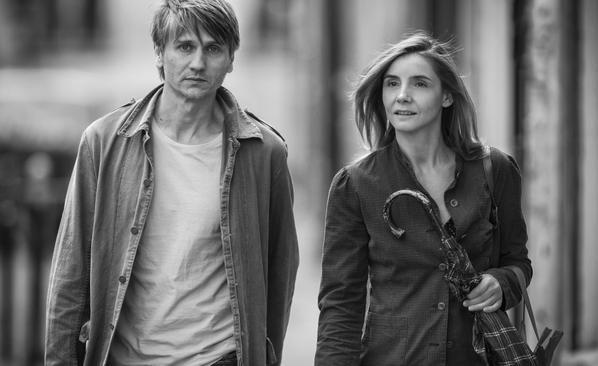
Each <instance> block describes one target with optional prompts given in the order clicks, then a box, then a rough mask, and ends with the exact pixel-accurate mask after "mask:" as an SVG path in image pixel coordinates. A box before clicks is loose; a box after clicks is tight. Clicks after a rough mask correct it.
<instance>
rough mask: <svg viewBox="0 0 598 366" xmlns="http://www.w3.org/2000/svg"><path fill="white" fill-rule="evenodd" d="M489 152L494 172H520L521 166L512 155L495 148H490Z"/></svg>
mask: <svg viewBox="0 0 598 366" xmlns="http://www.w3.org/2000/svg"><path fill="white" fill-rule="evenodd" d="M487 151H488V152H487V154H489V155H490V160H491V161H492V166H493V167H494V170H499V171H501V170H505V169H508V170H509V169H515V170H517V171H519V164H517V160H515V158H514V157H513V156H512V155H511V154H509V153H507V152H505V151H503V150H501V149H499V148H497V147H494V146H489V147H488V149H487Z"/></svg>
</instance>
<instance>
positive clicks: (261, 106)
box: [0, 0, 598, 366]
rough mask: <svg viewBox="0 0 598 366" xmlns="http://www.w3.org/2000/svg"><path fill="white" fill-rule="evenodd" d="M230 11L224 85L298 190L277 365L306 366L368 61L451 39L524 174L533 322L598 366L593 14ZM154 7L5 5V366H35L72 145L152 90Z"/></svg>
mask: <svg viewBox="0 0 598 366" xmlns="http://www.w3.org/2000/svg"><path fill="white" fill-rule="evenodd" d="M231 3H232V4H233V6H234V7H235V9H236V10H237V14H238V16H239V19H240V25H241V49H240V50H239V52H238V54H237V55H236V56H235V70H234V72H233V73H232V74H231V75H230V76H229V77H228V78H227V80H226V82H225V85H226V86H227V87H228V88H230V89H231V90H232V91H233V92H234V93H235V95H236V96H237V97H238V99H239V100H240V102H241V103H242V104H243V105H245V106H247V108H248V109H250V110H251V111H253V112H255V113H256V114H258V115H259V116H260V117H262V118H263V119H265V120H266V121H268V122H269V123H270V124H272V125H273V126H274V127H275V128H277V129H278V130H279V131H280V132H281V133H282V134H283V135H284V136H285V137H287V142H288V145H289V161H290V165H291V170H292V174H293V179H294V183H295V189H296V198H297V199H296V215H297V221H298V231H299V236H300V245H301V254H302V263H301V266H300V270H299V278H298V283H297V291H296V297H295V300H294V304H295V305H294V307H293V311H292V317H291V324H290V326H289V330H288V336H287V343H286V344H285V356H284V361H283V362H284V364H285V365H290V366H292V365H297V366H299V365H301V366H302V365H307V364H311V363H312V360H313V352H314V350H315V341H316V340H315V338H316V323H317V308H316V297H317V290H318V282H319V253H320V246H321V237H322V231H323V224H322V222H323V216H324V209H325V199H326V194H327V189H328V185H329V183H330V178H331V177H332V174H333V173H334V172H335V171H336V170H337V169H339V168H340V167H341V166H342V165H344V164H346V163H348V162H349V161H351V160H353V159H354V158H356V157H357V156H359V155H362V154H363V153H364V152H365V150H363V148H362V147H361V143H360V141H359V138H358V133H357V131H356V128H355V127H354V124H353V121H352V111H351V107H350V105H349V102H348V99H347V95H348V92H349V91H350V89H351V85H352V83H353V82H354V81H355V80H356V79H357V76H358V75H359V72H360V71H361V69H362V68H363V67H364V66H365V65H366V64H367V63H368V62H369V60H370V59H371V58H372V57H373V56H374V55H375V54H376V52H378V51H380V50H381V49H382V48H384V47H385V45H386V44H388V43H392V42H396V41H398V40H399V39H400V38H401V36H402V34H403V33H405V32H407V31H410V30H414V29H424V30H427V31H429V32H431V33H433V34H434V35H436V36H438V37H440V38H444V39H446V38H449V37H451V36H454V38H455V41H456V44H458V45H459V46H461V48H462V52H460V53H459V56H458V62H459V66H460V68H461V71H462V73H463V74H464V75H465V77H466V81H467V83H468V85H469V87H470V90H471V92H472V95H473V97H474V99H475V102H476V104H477V106H478V112H479V115H478V117H479V121H480V132H481V135H482V136H483V137H485V138H486V141H487V142H488V143H490V144H492V145H495V146H497V147H499V148H501V149H503V150H505V151H507V152H510V153H512V154H513V155H515V156H516V158H517V159H518V161H519V162H520V163H521V167H522V170H523V174H524V184H525V187H524V188H525V202H524V203H525V209H526V213H527V218H528V225H529V237H530V240H529V248H530V252H531V255H532V260H533V262H534V269H535V275H534V279H533V282H532V285H531V287H530V293H531V295H532V300H533V303H534V308H535V310H536V316H537V318H538V321H539V323H540V324H539V325H540V326H541V327H542V326H544V325H550V326H552V327H558V328H561V329H564V330H565V332H566V335H565V338H564V340H563V341H562V343H561V346H560V347H559V350H560V351H561V353H560V354H559V357H558V360H557V362H555V364H557V365H558V364H560V365H595V364H598V315H597V314H596V313H595V312H593V309H594V308H595V307H596V306H598V288H597V287H596V286H595V285H593V283H592V280H593V279H594V278H598V267H596V266H595V265H594V263H595V262H596V260H598V249H597V248H596V246H595V245H594V240H595V239H594V238H596V237H597V236H598V235H597V234H598V208H597V205H596V202H598V169H596V166H595V164H596V163H595V162H596V158H597V157H598V147H596V144H595V143H593V142H594V140H595V139H596V138H598V127H596V124H595V123H594V121H595V120H596V119H597V117H598V104H597V103H596V102H595V101H596V100H597V98H598V66H597V65H598V62H597V61H598V60H597V57H598V50H597V45H598V39H597V38H598V26H597V25H596V22H595V19H597V16H598V2H595V1H594V0H498V1H497V0H367V1H364V0H325V1H321V0H303V1H291V0H231ZM155 4H156V0H152V1H147V0H127V1H117V0H104V1H97V0H0V265H1V267H0V363H1V364H2V365H4V364H7V365H33V364H36V363H39V361H40V359H41V353H42V335H43V316H44V314H43V307H44V305H45V291H46V281H47V280H46V278H47V273H48V269H49V268H48V267H49V260H50V256H51V252H52V249H53V244H54V236H55V232H56V228H57V223H58V220H59V218H60V213H61V210H62V199H63V196H64V192H65V187H66V182H67V180H68V176H69V174H70V169H71V166H72V162H73V159H74V153H75V150H76V146H77V144H78V142H79V138H80V135H81V132H82V131H83V129H84V128H85V127H86V126H87V125H88V124H89V123H90V122H91V121H93V120H94V119H96V118H98V117H99V116H101V115H103V114H104V113H106V112H108V111H110V110H112V109H114V108H116V107H118V106H119V105H122V104H124V103H126V102H128V101H129V100H130V99H131V98H138V97H141V96H143V95H144V93H145V92H146V91H147V90H149V89H150V88H152V87H153V86H154V85H156V84H157V83H159V78H158V74H157V72H156V69H155V66H154V61H155V55H154V53H153V49H152V44H151V39H150V37H149V24H150V21H151V14H152V10H153V8H154V6H155ZM530 339H533V337H531V338H530ZM531 343H532V344H533V341H532V342H531Z"/></svg>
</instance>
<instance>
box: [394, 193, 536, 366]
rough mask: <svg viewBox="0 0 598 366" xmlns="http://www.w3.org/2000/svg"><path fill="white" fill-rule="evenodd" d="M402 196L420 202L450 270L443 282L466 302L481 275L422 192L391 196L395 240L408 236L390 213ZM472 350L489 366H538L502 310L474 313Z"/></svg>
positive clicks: (533, 355)
mask: <svg viewBox="0 0 598 366" xmlns="http://www.w3.org/2000/svg"><path fill="white" fill-rule="evenodd" d="M402 195H406V196H408V197H412V198H415V199H416V200H417V201H418V202H420V203H421V204H422V206H423V208H424V210H425V211H426V213H427V214H428V216H429V217H430V218H431V220H432V222H433V223H434V227H435V228H436V230H437V231H438V233H439V234H440V239H441V248H442V251H443V254H444V262H445V264H446V266H447V270H446V271H445V274H444V279H445V280H446V281H447V282H448V285H449V289H450V291H451V293H452V294H453V295H454V296H456V297H457V298H458V299H459V302H463V300H465V298H466V297H467V294H468V293H469V292H470V291H471V290H472V289H473V288H474V287H476V286H477V285H478V284H479V283H480V281H481V274H480V273H478V272H477V271H476V269H475V268H474V267H473V265H472V264H471V260H470V259H469V256H468V255H467V252H466V251H465V249H463V247H462V246H461V245H460V244H459V243H458V242H457V241H456V240H455V238H454V237H453V236H452V235H450V234H449V233H448V232H447V230H446V229H445V227H444V226H443V225H442V224H441V223H440V220H439V218H438V216H437V215H436V214H435V213H434V210H433V208H432V204H431V201H430V199H429V198H428V197H427V196H426V195H425V194H423V193H422V192H420V191H417V190H410V189H403V190H399V191H396V192H394V193H392V194H391V195H390V196H389V197H388V199H387V200H386V203H385V204H384V211H383V218H384V220H385V221H386V222H387V224H388V225H389V227H390V230H391V232H392V233H393V235H395V237H397V238H398V239H400V237H401V236H402V235H403V234H404V233H405V230H403V229H401V228H400V227H398V226H397V225H395V223H394V222H393V220H392V216H391V215H390V210H391V206H392V203H393V201H394V200H395V199H396V198H397V197H399V196H402ZM472 332H473V340H472V343H473V348H474V350H475V352H476V353H477V354H478V355H479V356H480V357H481V358H482V359H483V360H484V361H485V362H486V364H487V365H499V366H539V365H540V363H539V361H538V358H537V357H536V355H535V354H534V352H532V350H531V349H530V348H529V346H528V344H527V343H526V342H525V341H524V340H523V338H522V337H521V334H519V332H518V331H517V329H516V328H515V327H514V326H513V325H512V324H511V322H510V320H509V318H508V316H507V314H506V313H505V312H504V311H503V310H500V309H499V310H497V311H495V312H491V313H485V312H483V311H478V312H475V313H474V326H473V329H472Z"/></svg>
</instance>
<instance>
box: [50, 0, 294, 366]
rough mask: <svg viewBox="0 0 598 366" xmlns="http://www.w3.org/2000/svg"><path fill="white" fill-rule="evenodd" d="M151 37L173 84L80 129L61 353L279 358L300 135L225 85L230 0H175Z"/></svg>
mask: <svg viewBox="0 0 598 366" xmlns="http://www.w3.org/2000/svg"><path fill="white" fill-rule="evenodd" d="M152 38H153V42H154V47H155V50H156V54H157V67H158V70H159V72H160V76H161V78H162V79H163V81H164V84H163V85H160V86H159V87H157V88H156V89H154V90H152V91H151V92H150V93H149V94H148V95H147V96H146V97H144V98H143V99H142V100H140V101H138V102H132V103H131V104H128V105H125V106H123V107H121V108H119V109H117V110H116V111H114V112H112V113H110V114H108V115H106V116H104V117H102V118H100V119H99V120H97V121H95V122H94V123H93V124H91V125H90V126H89V127H88V128H87V129H86V130H85V132H84V134H83V137H82V139H81V144H80V147H79V151H78V156H77V160H76V163H75V167H74V170H73V174H72V177H71V181H70V184H69V189H68V193H67V197H66V202H65V208H64V213H63V217H62V222H61V225H60V229H59V232H58V237H57V241H56V248H55V251H54V257H53V260H52V268H51V275H50V283H49V290H48V303H47V329H46V332H47V333H46V355H45V361H46V365H77V364H84V365H105V364H109V365H167V364H169V365H172V364H176V365H237V364H238V365H241V364H242V365H246V366H253V365H266V364H275V365H278V364H280V358H281V353H282V345H283V340H284V336H285V332H286V327H287V323H288V318H289V308H290V305H291V297H292V295H293V289H294V282H295V275H296V271H297V266H298V250H297V237H296V232H295V225H294V218H293V212H292V203H293V202H292V201H293V190H292V184H291V179H290V176H289V172H288V168H287V163H286V145H285V144H284V141H283V140H282V139H281V138H280V137H279V136H278V134H277V133H275V131H274V130H272V129H271V128H270V127H268V126H267V125H265V124H264V123H263V122H261V121H259V120H258V119H257V118H256V117H254V116H253V115H250V114H248V113H247V112H245V111H243V110H241V109H240V108H239V107H238V104H237V102H236V101H235V99H234V97H233V95H232V94H231V93H230V92H229V91H228V90H226V89H224V88H223V87H222V82H223V80H224V77H225V75H226V74H227V73H229V72H231V71H232V69H233V58H234V52H235V51H236V50H237V49H238V46H239V34H238V24H237V20H236V17H235V14H234V12H233V10H232V8H231V7H230V5H229V4H228V3H227V2H226V1H225V0H164V2H163V4H162V5H161V6H160V8H159V9H158V10H157V12H156V14H155V17H154V22H153V24H152Z"/></svg>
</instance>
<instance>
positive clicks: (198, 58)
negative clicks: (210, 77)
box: [190, 48, 206, 70]
mask: <svg viewBox="0 0 598 366" xmlns="http://www.w3.org/2000/svg"><path fill="white" fill-rule="evenodd" d="M205 65H206V62H205V54H204V53H203V51H202V50H201V49H199V48H198V49H197V50H196V51H195V53H194V54H193V59H192V61H191V64H190V67H191V68H192V69H196V70H201V69H203V68H204V67H205Z"/></svg>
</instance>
